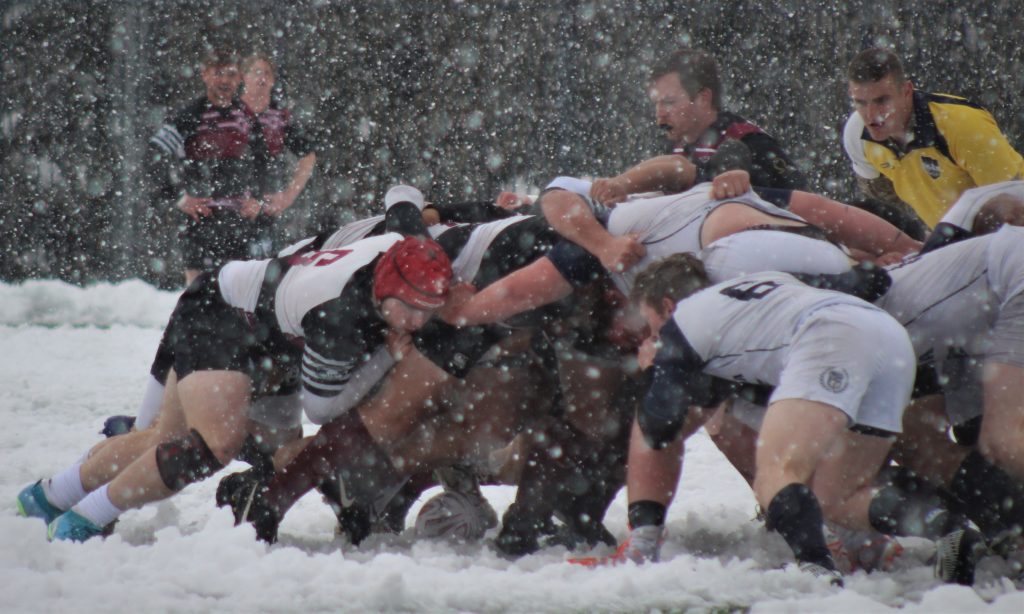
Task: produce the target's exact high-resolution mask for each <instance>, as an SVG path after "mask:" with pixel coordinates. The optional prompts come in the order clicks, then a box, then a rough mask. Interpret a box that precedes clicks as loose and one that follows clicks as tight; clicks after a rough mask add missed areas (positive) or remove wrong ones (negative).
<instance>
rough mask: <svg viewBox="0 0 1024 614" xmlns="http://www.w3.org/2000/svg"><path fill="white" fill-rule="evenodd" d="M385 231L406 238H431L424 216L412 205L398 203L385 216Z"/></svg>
mask: <svg viewBox="0 0 1024 614" xmlns="http://www.w3.org/2000/svg"><path fill="white" fill-rule="evenodd" d="M384 231H385V232H397V233H399V234H403V235H405V236H407V237H408V236H417V235H419V236H424V237H427V236H430V235H428V234H427V226H426V224H424V223H423V214H422V213H420V210H419V209H417V208H416V205H414V204H412V203H396V204H395V205H394V206H392V207H391V208H390V209H388V212H387V213H386V214H384Z"/></svg>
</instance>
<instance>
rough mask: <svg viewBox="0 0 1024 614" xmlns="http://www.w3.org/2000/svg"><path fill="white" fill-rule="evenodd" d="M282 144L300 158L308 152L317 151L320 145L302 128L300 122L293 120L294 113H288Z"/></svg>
mask: <svg viewBox="0 0 1024 614" xmlns="http://www.w3.org/2000/svg"><path fill="white" fill-rule="evenodd" d="M284 144H285V147H287V148H288V151H290V152H292V153H293V154H295V155H296V156H298V157H300V158H302V157H304V156H306V155H308V154H310V153H317V151H319V149H320V146H319V143H317V142H316V141H315V140H314V139H313V138H312V137H311V136H310V134H309V133H308V132H307V131H306V130H305V128H303V126H302V124H300V123H299V122H297V121H295V115H294V114H293V113H291V112H289V113H288V128H287V130H285V134H284Z"/></svg>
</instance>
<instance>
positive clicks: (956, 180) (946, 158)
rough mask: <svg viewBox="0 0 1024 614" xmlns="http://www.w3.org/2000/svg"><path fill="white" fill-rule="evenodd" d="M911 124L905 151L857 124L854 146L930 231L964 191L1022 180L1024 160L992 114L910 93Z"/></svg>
mask: <svg viewBox="0 0 1024 614" xmlns="http://www.w3.org/2000/svg"><path fill="white" fill-rule="evenodd" d="M854 116H855V117H856V118H857V119H859V118H860V116H859V115H857V114H856V113H854ZM853 119H854V118H853V117H851V121H852V120H853ZM913 123H914V125H913V135H914V138H913V139H912V140H911V141H910V142H909V143H908V144H907V146H906V149H904V148H903V147H901V146H900V145H898V144H896V143H894V142H892V141H887V142H884V143H883V142H878V141H874V140H872V139H871V136H870V135H869V134H868V131H867V129H866V128H863V121H861V127H862V129H861V136H860V142H861V143H862V144H863V148H864V149H863V151H864V158H865V159H866V161H867V162H868V164H870V165H871V166H872V167H874V168H875V169H876V170H877V171H878V172H880V173H881V174H883V175H885V176H886V177H887V178H889V180H890V181H892V183H893V187H894V188H895V190H896V194H897V195H898V196H899V197H900V199H902V200H903V201H904V202H906V203H907V204H909V205H910V206H912V207H913V208H914V210H915V211H917V213H918V215H920V216H921V219H923V220H924V221H925V223H926V224H928V225H929V226H931V227H934V226H935V224H937V223H938V222H939V220H940V219H942V216H943V215H944V214H945V213H946V211H948V210H949V208H950V207H951V206H952V205H953V203H954V202H956V200H957V199H958V198H959V197H960V194H962V193H963V192H964V190H967V189H970V188H973V187H977V186H980V185H987V184H990V183H997V182H999V181H1008V180H1011V179H1021V178H1024V158H1021V155H1020V154H1019V153H1017V151H1016V150H1014V149H1013V147H1012V146H1011V145H1010V143H1009V142H1008V141H1007V140H1006V137H1005V136H1004V135H1003V133H1002V132H1001V131H1000V130H999V126H998V125H996V121H995V119H994V118H993V117H992V115H991V114H990V113H989V112H988V111H986V110H985V109H982V108H981V107H979V106H977V105H975V104H973V103H971V102H969V101H967V100H966V99H963V98H958V97H956V96H949V95H946V94H929V93H925V92H917V91H915V92H914V122H913Z"/></svg>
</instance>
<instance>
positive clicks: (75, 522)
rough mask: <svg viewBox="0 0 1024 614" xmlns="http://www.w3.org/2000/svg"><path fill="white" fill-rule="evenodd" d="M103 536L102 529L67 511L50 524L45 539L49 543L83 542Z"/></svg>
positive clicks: (79, 515) (77, 514) (83, 517)
mask: <svg viewBox="0 0 1024 614" xmlns="http://www.w3.org/2000/svg"><path fill="white" fill-rule="evenodd" d="M102 534H103V527H98V526H96V525H95V524H93V522H92V521H91V520H89V519H88V518H86V517H85V516H82V515H81V514H79V513H78V512H75V511H74V510H68V511H66V512H64V513H63V514H61V515H60V516H58V517H57V518H56V519H55V520H54V521H53V522H51V523H50V526H49V528H48V529H47V531H46V538H47V539H49V540H50V541H54V540H57V541H72V542H84V541H85V540H87V539H90V538H93V537H96V536H97V535H102Z"/></svg>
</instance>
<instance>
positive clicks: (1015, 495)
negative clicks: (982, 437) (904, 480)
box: [949, 451, 1024, 537]
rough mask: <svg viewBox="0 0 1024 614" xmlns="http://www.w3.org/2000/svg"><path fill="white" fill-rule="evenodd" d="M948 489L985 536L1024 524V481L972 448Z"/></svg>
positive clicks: (1020, 526)
mask: <svg viewBox="0 0 1024 614" xmlns="http://www.w3.org/2000/svg"><path fill="white" fill-rule="evenodd" d="M949 491H950V493H952V494H953V496H955V497H956V498H957V499H959V500H960V501H961V502H962V503H963V504H964V511H965V513H966V514H967V515H968V517H969V518H970V519H971V520H973V521H974V522H975V524H977V525H978V527H979V528H981V530H982V532H983V533H984V534H985V535H986V536H988V537H994V536H995V535H996V534H997V533H999V532H1000V531H1003V530H1006V529H1016V530H1018V531H1019V530H1020V529H1021V528H1022V527H1024V483H1021V481H1019V480H1016V479H1014V478H1013V477H1012V476H1010V475H1009V474H1008V473H1006V472H1005V471H1003V470H1002V469H1000V468H999V467H997V466H995V465H993V464H992V463H991V462H989V461H988V460H986V459H985V457H984V456H982V455H981V453H979V452H977V451H974V452H971V453H970V454H968V455H967V458H965V459H964V462H963V463H961V464H960V467H959V468H958V469H957V470H956V473H955V474H953V480H952V481H951V482H950V485H949Z"/></svg>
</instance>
